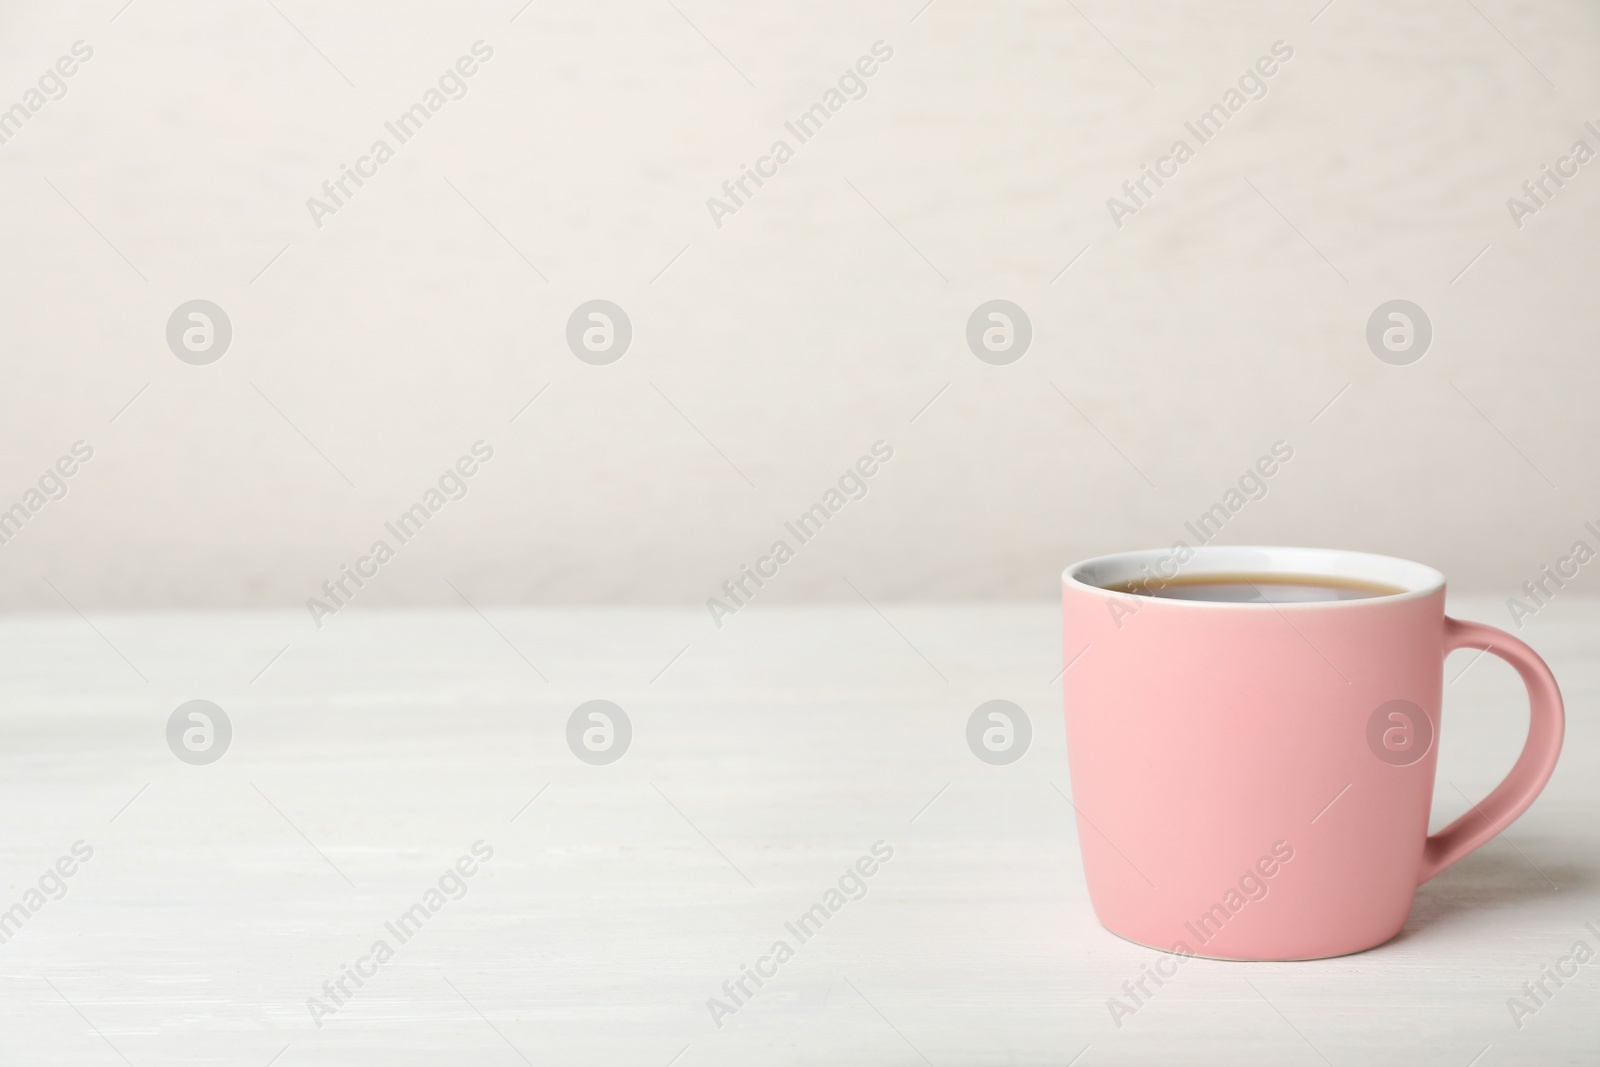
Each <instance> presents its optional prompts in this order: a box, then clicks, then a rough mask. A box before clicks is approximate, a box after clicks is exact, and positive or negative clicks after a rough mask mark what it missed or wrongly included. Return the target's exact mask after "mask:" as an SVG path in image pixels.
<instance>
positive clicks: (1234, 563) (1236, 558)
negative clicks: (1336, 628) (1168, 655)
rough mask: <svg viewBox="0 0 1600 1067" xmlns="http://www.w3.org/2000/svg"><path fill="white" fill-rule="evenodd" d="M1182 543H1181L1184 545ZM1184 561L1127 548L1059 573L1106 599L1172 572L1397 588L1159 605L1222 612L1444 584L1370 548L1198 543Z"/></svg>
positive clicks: (1429, 571) (1417, 593)
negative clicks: (1290, 599) (1128, 585)
mask: <svg viewBox="0 0 1600 1067" xmlns="http://www.w3.org/2000/svg"><path fill="white" fill-rule="evenodd" d="M1185 547H1186V546H1185ZM1188 551H1189V553H1190V556H1189V558H1188V560H1187V561H1185V562H1182V563H1179V562H1178V559H1179V557H1180V555H1181V552H1180V549H1179V546H1173V547H1172V548H1147V549H1138V550H1135V551H1132V552H1113V553H1111V554H1109V555H1104V556H1095V557H1093V558H1092V559H1086V560H1081V561H1079V562H1077V563H1074V564H1073V565H1072V566H1070V567H1068V568H1067V569H1066V570H1064V571H1062V572H1061V581H1062V584H1063V585H1064V586H1071V587H1075V588H1078V589H1083V590H1087V591H1089V592H1092V593H1099V594H1101V595H1103V596H1107V597H1123V596H1130V595H1134V594H1130V593H1126V592H1119V591H1118V590H1115V589H1109V588H1107V586H1109V585H1116V584H1120V583H1125V582H1131V581H1134V580H1137V579H1140V578H1145V579H1147V580H1149V581H1151V582H1152V584H1156V585H1159V583H1160V581H1161V580H1162V579H1163V578H1166V579H1168V580H1170V579H1171V578H1172V577H1174V576H1175V575H1182V576H1183V577H1185V578H1193V577H1196V576H1203V575H1206V574H1240V573H1247V574H1248V573H1256V574H1281V575H1284V576H1286V577H1288V576H1303V577H1312V578H1343V579H1347V580H1353V581H1361V582H1373V583H1377V584H1379V585H1388V586H1394V587H1396V588H1398V589H1400V590H1401V591H1400V592H1398V593H1386V594H1382V595H1379V596H1372V597H1361V598H1359V599H1354V600H1318V601H1307V602H1303V603H1264V602H1260V601H1256V602H1251V601H1237V602H1235V601H1216V600H1178V599H1165V600H1163V601H1162V603H1164V604H1171V605H1174V606H1178V605H1181V606H1182V607H1184V608H1199V609H1204V610H1223V611H1239V610H1244V611H1258V610H1261V609H1280V610H1281V609H1284V608H1294V609H1297V610H1303V609H1306V608H1348V607H1356V606H1359V605H1363V604H1369V605H1370V604H1386V603H1392V602H1394V601H1397V600H1416V599H1421V598H1423V597H1427V596H1431V595H1433V594H1434V593H1436V592H1439V591H1440V590H1442V589H1443V588H1444V575H1443V574H1441V573H1440V572H1439V571H1437V570H1435V569H1434V568H1432V567H1430V566H1428V565H1427V564H1425V563H1416V562H1413V561H1412V560H1408V559H1401V558H1399V557H1398V556H1382V555H1378V554H1376V553H1372V552H1352V551H1348V550H1346V549H1339V548H1308V547H1300V546H1293V545H1201V546H1200V547H1198V548H1189V549H1188Z"/></svg>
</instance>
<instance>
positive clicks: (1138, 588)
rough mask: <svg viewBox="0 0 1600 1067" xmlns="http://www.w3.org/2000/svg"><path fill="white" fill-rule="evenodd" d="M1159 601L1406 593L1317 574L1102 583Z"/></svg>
mask: <svg viewBox="0 0 1600 1067" xmlns="http://www.w3.org/2000/svg"><path fill="white" fill-rule="evenodd" d="M1105 588H1106V589H1108V590H1110V591H1111V592H1113V593H1134V594H1137V595H1139V596H1150V597H1156V598H1158V599H1162V600H1203V601H1211V602H1214V603H1220V604H1314V603H1321V602H1324V601H1330V600H1365V599H1367V598H1369V597H1375V596H1393V595H1394V594H1396V593H1403V592H1405V590H1404V589H1402V588H1400V587H1399V586H1395V585H1386V584H1384V583H1382V582H1369V581H1363V580H1361V579H1358V578H1335V577H1332V576H1330V575H1320V574H1315V575H1314V574H1192V575H1185V574H1180V575H1178V576H1177V577H1176V578H1171V579H1166V580H1163V579H1160V578H1135V579H1132V580H1131V581H1126V582H1117V583H1114V584H1111V585H1107V586H1105Z"/></svg>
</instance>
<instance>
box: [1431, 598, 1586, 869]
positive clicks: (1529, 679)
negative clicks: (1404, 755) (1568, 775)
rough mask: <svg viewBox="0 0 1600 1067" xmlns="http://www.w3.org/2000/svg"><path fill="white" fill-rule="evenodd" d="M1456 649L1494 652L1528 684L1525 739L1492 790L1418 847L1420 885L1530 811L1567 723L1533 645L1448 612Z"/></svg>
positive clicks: (1450, 640)
mask: <svg viewBox="0 0 1600 1067" xmlns="http://www.w3.org/2000/svg"><path fill="white" fill-rule="evenodd" d="M1458 648H1481V649H1483V650H1484V651H1485V652H1492V653H1494V654H1495V655H1496V656H1499V657H1500V658H1501V659H1503V660H1505V661H1506V662H1507V663H1509V664H1511V666H1513V667H1515V668H1516V669H1517V673H1518V674H1520V675H1522V684H1523V685H1525V686H1527V687H1528V740H1527V741H1526V742H1525V743H1524V744H1523V746H1522V755H1520V756H1518V757H1517V762H1516V765H1515V766H1513V767H1512V768H1511V773H1510V774H1508V775H1506V777H1505V781H1503V782H1501V783H1500V784H1499V785H1497V786H1495V788H1494V792H1492V793H1490V794H1489V795H1488V796H1486V797H1484V798H1483V799H1482V800H1481V801H1479V802H1478V803H1477V804H1474V805H1473V806H1472V810H1470V811H1468V812H1467V813H1466V814H1464V815H1462V816H1461V817H1460V818H1459V819H1457V820H1456V821H1455V822H1453V823H1451V824H1450V825H1449V826H1446V827H1445V828H1444V829H1443V830H1440V831H1439V832H1438V833H1436V834H1432V835H1430V836H1429V837H1428V841H1427V844H1426V845H1425V846H1424V847H1423V849H1422V872H1421V874H1420V875H1418V877H1417V884H1418V885H1421V884H1422V883H1423V882H1426V881H1427V880H1428V879H1429V878H1432V877H1433V876H1434V875H1436V874H1438V873H1439V872H1440V871H1442V870H1444V869H1445V868H1446V867H1448V866H1450V865H1451V864H1452V863H1454V862H1456V861H1457V860H1459V859H1461V858H1462V857H1463V856H1465V855H1466V854H1467V853H1469V852H1471V851H1472V850H1473V849H1475V848H1477V847H1478V846H1479V845H1481V844H1483V843H1484V842H1486V841H1488V840H1489V839H1490V838H1492V837H1494V836H1495V835H1496V834H1498V833H1499V832H1500V831H1502V830H1504V829H1505V828H1506V827H1507V826H1510V825H1511V823H1512V822H1513V821H1514V820H1515V819H1516V818H1517V816H1519V815H1521V814H1522V813H1523V812H1525V811H1527V810H1528V806H1529V805H1531V804H1532V803H1533V801H1534V798H1535V797H1537V796H1538V795H1539V793H1540V792H1541V791H1542V790H1543V789H1544V786H1545V783H1546V782H1548V781H1549V780H1550V775H1551V773H1552V772H1554V771H1555V769H1556V757H1557V756H1559V755H1560V754H1561V735H1562V733H1563V732H1564V730H1565V728H1566V712H1565V710H1564V708H1563V706H1562V703H1561V690H1560V689H1559V688H1558V687H1557V686H1556V679H1555V675H1553V674H1551V673H1550V668H1549V667H1548V666H1547V665H1546V664H1545V661H1544V660H1542V659H1540V658H1539V654H1538V653H1537V652H1535V651H1534V650H1533V649H1531V648H1529V647H1528V646H1527V645H1525V644H1523V643H1522V642H1521V641H1519V640H1517V639H1516V638H1515V637H1512V636H1511V635H1510V634H1508V633H1506V632H1505V631H1504V630H1500V629H1497V628H1495V627H1493V626H1485V625H1483V624H1482V623H1477V622H1463V621H1461V620H1460V619H1452V618H1449V617H1446V618H1445V620H1444V651H1445V654H1446V655H1448V654H1449V653H1451V652H1454V651H1455V650H1456V649H1458ZM1436 736H1437V735H1436Z"/></svg>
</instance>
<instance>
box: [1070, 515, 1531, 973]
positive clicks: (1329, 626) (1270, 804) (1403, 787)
mask: <svg viewBox="0 0 1600 1067" xmlns="http://www.w3.org/2000/svg"><path fill="white" fill-rule="evenodd" d="M1183 551H1184V552H1185V553H1186V554H1187V556H1188V558H1187V559H1186V560H1180V559H1179V558H1178V556H1177V555H1176V554H1175V552H1174V551H1173V550H1155V551H1148V552H1128V553H1123V554H1119V555H1114V556H1102V557H1100V558H1098V559H1091V560H1087V561H1085V562H1083V563H1079V564H1077V565H1075V566H1073V567H1069V568H1068V569H1067V571H1066V573H1065V574H1064V575H1063V576H1062V600H1063V606H1064V621H1065V626H1064V631H1065V649H1064V650H1065V657H1066V662H1067V664H1068V667H1067V670H1066V673H1065V675H1064V678H1063V684H1064V686H1065V689H1066V714H1067V751H1068V757H1069V760H1070V762H1071V767H1072V797H1073V807H1074V808H1075V810H1076V812H1077V820H1078V841H1079V844H1080V846H1081V847H1082V850H1083V865H1084V871H1085V874H1086V876H1087V879H1088V883H1089V896H1090V899H1091V900H1092V901H1093V902H1094V910H1095V914H1096V915H1097V916H1098V917H1099V919H1100V921H1101V923H1103V924H1104V925H1105V927H1106V929H1108V930H1110V931H1111V932H1112V933H1114V934H1117V935H1118V936H1120V937H1124V938H1127V939H1128V940H1130V941H1136V942H1138V943H1140V944H1143V945H1148V946H1150V947H1152V948H1158V949H1161V950H1163V951H1176V952H1181V953H1185V954H1189V955H1197V956H1210V957H1213V958H1217V959H1230V960H1296V959H1314V958H1317V957H1321V956H1338V955H1342V954H1344V953H1348V952H1359V951H1361V950H1362V949H1367V948H1371V947H1373V946H1374V945H1379V944H1382V943H1383V942H1384V941H1387V940H1388V939H1389V938H1391V937H1393V936H1394V935H1395V934H1397V933H1399V932H1400V928H1401V926H1402V925H1403V924H1404V923H1405V920H1406V915H1407V913H1408V912H1409V911H1410V909H1411V899H1412V896H1413V895H1414V894H1415V892H1416V888H1417V886H1418V885H1419V884H1421V883H1422V882H1425V881H1427V880H1428V879H1429V878H1432V877H1433V876H1434V875H1436V874H1438V873H1439V872H1440V871H1442V870H1444V869H1445V868H1446V867H1448V866H1450V865H1451V864H1452V863H1454V862H1455V861H1456V860H1458V859H1460V858H1461V857H1463V856H1465V855H1466V854H1467V853H1469V852H1471V851H1472V850H1473V849H1475V848H1477V847H1478V846H1479V845H1481V844H1483V843H1484V842H1485V841H1488V840H1489V839H1490V838H1492V837H1493V836H1494V835H1495V834H1497V833H1499V832H1500V831H1501V830H1503V829H1505V828H1506V826H1508V825H1509V824H1510V823H1511V821H1512V820H1513V819H1515V818H1516V817H1517V816H1519V815H1521V814H1522V813H1523V812H1524V811H1526V810H1527V808H1528V805H1530V804H1532V803H1533V800H1534V798H1535V797H1537V796H1538V795H1539V791H1540V790H1541V789H1543V788H1544V784H1545V782H1547V781H1548V780H1549V778H1550V774H1551V772H1552V771H1553V770H1554V769H1555V764H1556V756H1557V755H1558V753H1559V752H1560V750H1561V735H1562V727H1563V712H1562V705H1561V693H1560V691H1559V690H1558V689H1557V688H1556V682H1555V678H1554V677H1552V676H1551V674H1550V668H1549V667H1547V666H1546V665H1545V663H1544V661H1543V660H1541V659H1540V658H1539V657H1538V656H1537V655H1536V654H1535V653H1534V652H1533V650H1532V649H1530V648H1529V647H1528V646H1527V645H1525V644H1523V643H1522V642H1521V641H1519V640H1517V639H1516V638H1515V637H1512V636H1511V635H1510V634H1508V633H1505V632H1503V631H1501V630H1497V629H1494V628H1493V627H1490V626H1483V625H1480V624H1478V623H1472V622H1461V621H1459V620H1457V619H1451V618H1447V617H1446V616H1445V613H1444V576H1443V575H1441V574H1440V573H1439V572H1438V571H1436V570H1434V569H1433V568H1431V567H1426V566H1423V565H1422V564H1420V563H1411V562H1407V561H1406V560H1401V559H1393V558H1390V557H1388V556H1374V555H1368V554H1366V553H1361V552H1340V551H1332V550H1327V549H1313V548H1224V547H1202V548H1197V549H1187V548H1184V550H1183ZM1180 572H1181V574H1182V576H1183V577H1184V578H1194V577H1198V576H1202V575H1206V574H1213V575H1222V574H1252V575H1266V576H1273V575H1276V576H1288V575H1304V576H1313V577H1319V576H1320V577H1324V578H1334V579H1346V580H1354V581H1357V582H1366V583H1377V584H1380V585H1386V586H1390V587H1394V588H1398V589H1400V590H1402V591H1401V592H1398V593H1394V594H1391V595H1382V596H1373V597H1368V598H1365V599H1355V600H1342V601H1328V602H1316V603H1277V604H1269V603H1217V602H1201V601H1192V600H1177V599H1164V598H1159V597H1151V596H1141V595H1134V594H1131V593H1125V592H1113V591H1110V590H1108V589H1107V588H1106V587H1107V586H1115V585H1118V584H1119V583H1125V582H1128V581H1135V580H1140V579H1144V580H1153V581H1154V582H1156V583H1160V582H1161V581H1162V579H1170V578H1171V577H1173V576H1174V574H1177V573H1180ZM1458 648H1476V649H1484V650H1486V651H1489V652H1492V653H1493V654H1494V655H1496V656H1499V657H1500V658H1502V659H1504V660H1505V661H1506V662H1508V663H1510V664H1511V665H1512V666H1513V667H1515V668H1516V669H1517V672H1518V673H1519V674H1520V675H1521V676H1522V680H1523V682H1524V683H1525V684H1526V685H1527V688H1528V704H1529V727H1528V739H1527V742H1526V744H1525V745H1524V747H1523V750H1522V755H1521V756H1520V757H1519V758H1518V759H1517V762H1516V765H1515V766H1514V767H1512V769H1511V773H1510V774H1509V775H1507V776H1506V779H1505V781H1503V782H1501V783H1500V784H1499V785H1498V786H1497V787H1495V789H1494V791H1493V792H1491V793H1490V794H1489V795H1488V796H1487V797H1485V798H1484V799H1483V800H1481V801H1479V802H1478V803H1477V804H1476V805H1474V806H1473V808H1472V809H1471V810H1470V811H1468V812H1467V813H1466V814H1465V815H1463V816H1461V818H1459V819H1457V820H1456V821H1455V822H1453V823H1451V824H1450V825H1449V826H1447V827H1446V828H1445V829H1443V830H1442V831H1440V832H1439V833H1437V834H1433V835H1432V836H1430V835H1429V834H1428V813H1429V807H1430V804H1431V801H1432V798H1433V782H1434V768H1435V763H1436V761H1437V754H1438V738H1439V702H1440V690H1441V688H1442V680H1443V665H1444V658H1445V656H1446V655H1447V654H1448V653H1449V652H1451V651H1453V650H1455V649H1458Z"/></svg>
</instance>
